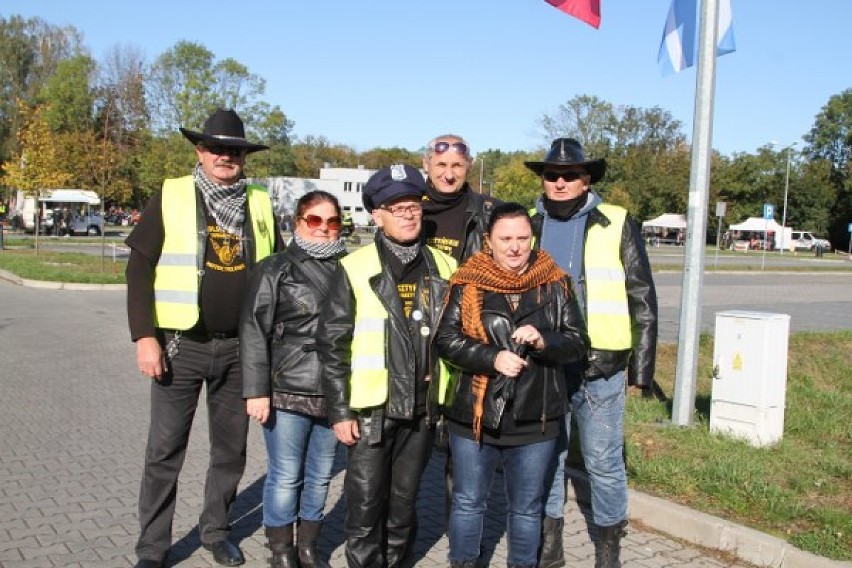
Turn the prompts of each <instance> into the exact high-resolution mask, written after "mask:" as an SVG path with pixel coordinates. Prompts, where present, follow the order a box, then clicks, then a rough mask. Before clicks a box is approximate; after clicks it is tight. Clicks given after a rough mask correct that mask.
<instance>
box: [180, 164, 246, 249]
mask: <svg viewBox="0 0 852 568" xmlns="http://www.w3.org/2000/svg"><path fill="white" fill-rule="evenodd" d="M192 175H193V177H194V178H195V185H196V186H198V189H200V190H201V195H202V196H203V197H204V203H205V204H206V205H207V210H208V211H210V215H212V216H213V219H214V220H215V221H216V224H217V225H219V228H220V229H222V230H223V231H227V232H229V233H231V234H232V235H237V236H238V237H239V239H240V247H242V241H243V225H244V224H245V220H246V180H245V178H242V179H240V180H238V181H237V182H236V183H234V184H231V185H219V184H218V183H214V182H212V181H210V180H209V179H208V178H207V176H206V175H204V170H202V169H201V164H200V163H199V164H196V165H195V171H193V172H192Z"/></svg>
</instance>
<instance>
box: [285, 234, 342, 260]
mask: <svg viewBox="0 0 852 568" xmlns="http://www.w3.org/2000/svg"><path fill="white" fill-rule="evenodd" d="M293 240H294V241H295V242H296V245H297V246H298V247H299V248H300V249H302V250H303V251H305V253H306V254H307V255H308V256H310V257H311V258H318V259H326V258H331V257H333V256H337V255H340V254H343V253H344V252H346V246H345V244H344V242H343V239H337V240H336V241H330V242H327V243H312V242H309V241H306V240H305V239H303V238H302V237H300V236H299V233H296V232H293Z"/></svg>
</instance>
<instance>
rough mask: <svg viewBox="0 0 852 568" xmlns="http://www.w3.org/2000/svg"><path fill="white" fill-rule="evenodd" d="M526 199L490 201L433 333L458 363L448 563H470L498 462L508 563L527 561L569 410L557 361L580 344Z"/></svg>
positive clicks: (582, 347)
mask: <svg viewBox="0 0 852 568" xmlns="http://www.w3.org/2000/svg"><path fill="white" fill-rule="evenodd" d="M531 239H532V227H531V225H530V218H529V215H528V214H527V211H526V209H525V208H524V207H522V206H521V205H519V204H517V203H505V204H502V205H499V206H498V207H496V208H495V209H494V210H493V212H492V214H491V219H490V220H489V223H488V233H487V234H486V243H487V245H488V247H487V249H486V250H484V251H481V252H479V253H477V254H475V255H473V256H472V257H470V258H469V259H468V260H467V261H466V262H465V263H464V264H463V265H462V266H461V267H460V268H459V270H458V271H457V272H456V273H455V274H454V275H453V277H452V278H451V279H450V284H451V286H452V287H451V290H450V293H449V297H448V303H447V306H446V309H445V311H444V315H443V317H442V319H441V322H440V324H439V327H438V332H437V334H436V336H435V344H436V347H437V349H438V352H439V353H440V355H441V357H443V358H444V359H445V360H446V361H447V362H449V363H450V364H451V365H453V366H455V367H457V368H458V369H459V370H460V376H459V378H458V381H457V382H455V384H450V385H448V386H447V391H446V393H445V397H444V407H445V408H444V414H445V417H446V418H447V419H448V429H449V432H450V449H451V451H452V455H453V461H454V464H455V467H454V469H453V497H452V510H451V512H450V526H449V538H450V554H449V559H450V564H451V566H454V567H468V566H470V567H473V566H477V565H478V564H477V563H478V557H479V550H480V548H479V547H480V541H481V538H482V528H483V520H484V516H485V508H486V498H487V496H488V492H489V490H490V487H491V481H492V478H493V476H494V472H495V471H496V469H497V465H498V463H500V462H502V464H503V471H504V475H505V476H506V482H505V487H506V493H507V495H506V497H507V503H508V507H507V509H508V522H507V527H508V539H509V558H508V565H509V566H535V565H536V553H537V550H538V543H539V535H540V532H541V514H542V497H543V495H544V475H545V471H546V469H547V465H548V463H549V462H550V459H551V454H552V453H553V448H554V445H555V441H556V437H557V434H558V433H559V421H560V420H561V419H562V417H563V416H564V415H565V413H566V412H567V411H568V392H567V385H566V379H565V374H564V371H563V366H564V365H565V364H568V363H572V362H576V361H580V360H582V359H583V358H584V357H585V355H586V350H587V349H588V346H589V340H588V336H587V335H586V331H585V324H584V322H583V317H582V314H581V312H580V308H579V305H578V304H577V300H576V298H575V296H574V293H573V290H572V284H571V279H570V277H569V276H568V275H567V274H565V273H564V272H563V271H562V270H561V269H559V267H557V266H556V264H555V262H553V259H552V258H550V256H549V255H548V254H547V253H546V252H544V251H536V252H533V251H531V244H532V243H531Z"/></svg>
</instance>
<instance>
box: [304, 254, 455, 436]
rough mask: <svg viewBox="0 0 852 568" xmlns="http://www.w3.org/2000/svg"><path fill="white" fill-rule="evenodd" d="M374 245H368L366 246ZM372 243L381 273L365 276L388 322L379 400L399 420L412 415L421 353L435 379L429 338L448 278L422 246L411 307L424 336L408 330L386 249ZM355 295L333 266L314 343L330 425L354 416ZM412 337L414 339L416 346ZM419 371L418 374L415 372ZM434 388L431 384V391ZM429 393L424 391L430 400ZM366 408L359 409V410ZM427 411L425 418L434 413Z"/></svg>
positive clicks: (433, 360)
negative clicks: (383, 393) (384, 391)
mask: <svg viewBox="0 0 852 568" xmlns="http://www.w3.org/2000/svg"><path fill="white" fill-rule="evenodd" d="M368 246H373V245H368ZM375 246H376V247H377V248H378V251H379V258H380V259H381V263H382V272H381V273H380V274H377V275H375V276H373V277H372V278H371V279H370V286H371V288H372V289H373V292H374V293H375V294H376V295H377V296H378V298H379V299H380V300H381V302H382V303H383V304H384V307H385V310H387V312H388V326H387V328H386V329H385V359H386V361H385V362H386V365H387V368H388V381H389V384H388V400H387V401H386V402H385V404H384V416H386V417H387V418H394V419H399V420H410V419H413V418H415V414H416V412H415V411H416V408H415V403H416V400H415V392H416V391H415V389H416V388H417V384H418V381H421V380H423V379H424V376H423V373H422V371H419V370H418V369H417V368H416V362H417V360H418V357H417V356H416V353H420V354H421V357H420V359H421V360H425V361H427V366H428V368H429V369H430V375H431V376H432V377H437V376H438V375H437V358H436V357H434V356H433V355H432V339H433V337H434V335H435V328H436V327H437V322H438V320H439V319H440V314H441V310H442V307H443V299H444V295H445V293H446V290H447V286H448V284H447V281H446V280H444V279H443V278H441V276H440V275H439V272H438V267H437V265H436V261H435V259H434V258H433V256H432V252H431V250H430V249H429V248H428V247H425V246H424V247H422V249H421V254H422V255H423V257H424V261H425V269H424V276H423V277H422V278H421V279H420V281H419V282H418V284H417V290H418V293H417V295H416V297H415V299H414V305H413V308H412V310H420V312H421V313H422V314H423V319H422V320H421V321H420V322H418V325H419V326H420V328H423V327H428V328H429V330H430V331H429V334H428V335H422V334H420V333H419V332H418V333H417V334H412V333H411V332H410V331H409V322H408V320H407V319H406V317H405V315H404V314H403V312H402V305H401V303H400V301H399V293H398V291H397V283H396V282H395V281H394V278H393V276H392V274H391V271H390V268H389V267H388V265H387V263H386V262H385V257H386V255H388V254H391V253H390V252H388V251H386V250H385V249H384V246H382V239H381V238H377V239H376V242H375ZM355 309H356V308H355V296H354V292H353V290H352V285H351V283H350V281H349V278H348V276H347V274H346V271H345V270H344V269H343V267H342V266H340V267H338V269H337V271H336V273H335V275H334V276H333V278H332V283H331V290H330V291H329V294H328V299H327V301H326V303H325V307H324V309H323V315H322V321H321V322H320V326H319V329H318V332H317V346H318V347H319V349H320V357H321V359H322V362H323V365H324V372H323V378H322V387H323V393H324V394H325V397H326V405H327V408H328V419H329V422H330V423H331V424H335V423H337V422H341V421H343V420H348V419H352V418H354V417H355V414H354V413H353V411H352V410H351V409H350V408H349V399H350V397H349V386H350V385H349V378H350V374H351V365H350V364H351V350H350V346H351V343H352V335H353V330H354V324H355ZM415 341H417V342H418V344H417V345H415ZM418 375H420V376H418ZM434 388H437V385H436V384H435V382H432V383H431V384H430V390H431V389H434ZM432 398H434V395H432V394H431V393H430V394H429V399H430V400H431V399H432ZM364 410H366V409H362V412H363V411H364ZM431 410H432V409H430V418H431V417H432V416H433V412H431Z"/></svg>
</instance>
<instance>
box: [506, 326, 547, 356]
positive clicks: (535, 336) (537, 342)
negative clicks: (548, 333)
mask: <svg viewBox="0 0 852 568" xmlns="http://www.w3.org/2000/svg"><path fill="white" fill-rule="evenodd" d="M512 341H514V342H515V343H519V344H522V345H529V346H530V347H532V348H533V349H535V350H536V351H541V350H542V349H544V338H543V337H542V336H541V333H540V332H539V331H538V330H537V329H536V328H534V327H533V326H531V325H522V326H521V327H519V328H518V329H516V330H515V331H514V332H513V333H512Z"/></svg>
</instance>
